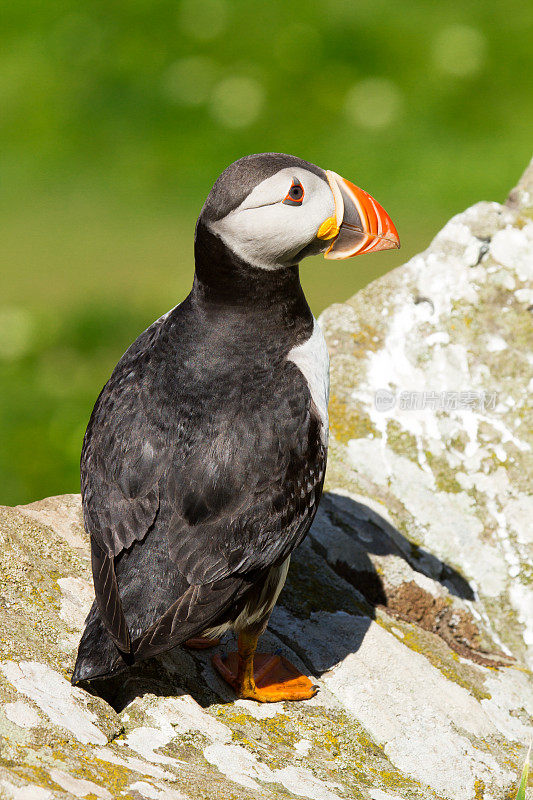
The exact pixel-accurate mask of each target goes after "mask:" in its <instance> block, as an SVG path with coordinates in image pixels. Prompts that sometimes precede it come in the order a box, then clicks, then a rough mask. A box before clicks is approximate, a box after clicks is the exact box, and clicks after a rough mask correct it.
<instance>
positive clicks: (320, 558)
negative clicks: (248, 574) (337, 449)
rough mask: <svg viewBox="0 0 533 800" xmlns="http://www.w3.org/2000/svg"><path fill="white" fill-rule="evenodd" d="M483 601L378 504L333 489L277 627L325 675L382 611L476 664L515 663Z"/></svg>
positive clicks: (295, 565) (294, 570) (294, 566)
mask: <svg viewBox="0 0 533 800" xmlns="http://www.w3.org/2000/svg"><path fill="white" fill-rule="evenodd" d="M475 599H476V597H475V593H474V591H473V589H472V587H471V586H470V584H469V583H468V581H467V580H466V579H465V578H464V577H463V575H461V573H460V572H459V571H458V570H457V569H455V568H454V567H452V566H451V565H449V564H446V563H445V562H444V561H442V560H441V559H439V558H437V557H436V556H435V555H433V554H432V553H429V552H428V551H427V550H424V549H423V548H421V547H419V546H417V545H414V544H412V543H411V542H410V541H409V540H408V539H407V538H406V537H405V536H403V535H402V534H401V533H400V532H399V531H398V530H397V529H396V528H395V527H394V526H393V525H391V523H390V522H389V521H388V520H386V519H385V518H384V517H382V516H381V515H380V514H378V513H377V512H376V511H374V510H373V509H372V508H369V507H368V506H366V505H364V504H362V503H359V502H356V501H354V500H352V499H351V498H349V497H346V496H344V495H339V494H333V493H327V494H325V495H324V497H323V499H322V502H321V505H320V509H319V512H318V514H317V517H316V519H315V522H314V523H313V526H312V528H311V531H310V534H309V536H308V538H307V540H306V542H305V543H304V545H303V546H302V547H301V548H300V549H299V550H298V551H297V552H296V553H295V554H294V555H293V559H292V563H291V569H290V572H289V578H288V581H287V584H286V586H285V589H284V590H283V592H282V594H281V596H280V601H279V606H278V607H277V608H276V609H275V610H274V614H273V616H272V620H271V628H272V629H273V630H274V631H275V632H276V634H277V635H278V636H279V637H280V638H281V639H282V640H283V641H285V642H286V643H287V644H289V643H290V646H291V647H292V648H293V649H294V650H295V651H296V652H297V653H298V655H299V656H300V657H301V658H302V659H303V660H304V661H305V662H306V663H307V665H308V666H309V668H310V669H313V670H315V671H316V672H318V673H321V672H323V671H325V670H327V669H330V668H331V667H332V666H334V665H335V664H336V663H338V662H339V661H341V660H343V659H344V658H345V657H346V656H347V655H349V654H350V653H355V652H357V650H358V649H359V648H360V647H361V644H362V642H363V640H364V637H365V634H366V632H367V630H368V628H369V626H370V624H371V620H372V619H374V618H375V617H376V609H378V608H379V609H380V610H381V611H383V612H384V613H386V614H387V615H389V616H391V617H393V618H395V619H399V620H403V621H405V622H409V623H414V624H416V625H418V626H419V627H420V628H422V629H423V630H426V631H429V632H431V633H434V634H436V635H437V636H439V637H440V638H441V639H442V640H443V641H444V642H446V644H447V645H448V647H450V648H451V649H452V650H454V651H455V652H456V653H458V654H459V655H461V656H463V657H465V658H469V659H470V660H472V661H474V662H476V663H480V664H485V665H488V666H500V665H502V666H503V665H508V663H509V661H510V659H509V658H508V657H507V656H505V655H504V654H503V653H501V652H499V651H497V650H495V649H494V643H493V642H492V640H491V639H490V637H489V636H488V635H487V632H486V631H483V630H482V629H481V628H480V626H479V624H478V622H477V621H476V620H475V619H474V617H473V615H472V613H471V609H470V607H469V602H470V601H474V600H475ZM319 629H321V630H319ZM311 640H312V641H313V645H312V647H311V648H310V641H311Z"/></svg>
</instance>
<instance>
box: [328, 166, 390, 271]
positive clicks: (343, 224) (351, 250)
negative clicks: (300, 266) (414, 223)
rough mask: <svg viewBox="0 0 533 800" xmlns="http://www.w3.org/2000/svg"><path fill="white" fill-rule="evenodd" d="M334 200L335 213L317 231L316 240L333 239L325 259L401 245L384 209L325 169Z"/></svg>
mask: <svg viewBox="0 0 533 800" xmlns="http://www.w3.org/2000/svg"><path fill="white" fill-rule="evenodd" d="M326 175H327V179H328V182H329V185H330V188H331V191H332V192H333V197H334V200H335V216H333V217H329V218H328V219H327V220H325V221H324V222H323V223H322V225H321V226H320V228H319V229H318V231H317V237H318V238H319V239H324V240H329V239H332V240H333V241H332V243H331V245H330V247H329V248H328V249H327V250H326V252H325V254H324V258H331V259H341V258H351V257H352V256H357V255H359V254H361V253H370V252H376V251H377V250H390V249H392V248H398V247H400V239H399V236H398V231H397V230H396V227H395V225H394V222H393V221H392V220H391V218H390V217H389V215H388V214H387V212H386V211H385V209H384V208H382V207H381V206H380V204H379V203H378V202H377V201H376V200H374V198H373V197H371V196H370V195H369V194H368V193H367V192H365V191H364V190H363V189H359V187H358V186H355V185H354V184H353V183H350V181H347V180H345V179H344V178H341V176H340V175H337V173H336V172H332V171H331V170H329V169H328V170H326Z"/></svg>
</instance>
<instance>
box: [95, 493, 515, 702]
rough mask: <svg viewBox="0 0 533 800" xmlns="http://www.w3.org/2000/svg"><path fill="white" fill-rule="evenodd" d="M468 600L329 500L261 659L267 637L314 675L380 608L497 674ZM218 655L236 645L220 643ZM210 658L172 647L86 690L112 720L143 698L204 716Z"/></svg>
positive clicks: (395, 536) (404, 546)
mask: <svg viewBox="0 0 533 800" xmlns="http://www.w3.org/2000/svg"><path fill="white" fill-rule="evenodd" d="M472 600H475V594H474V591H473V590H472V588H471V586H470V585H469V583H468V581H467V580H466V579H465V578H464V577H463V576H462V575H461V573H460V572H458V570H457V569H455V568H454V567H452V566H450V565H449V564H446V563H445V562H444V561H441V560H440V559H439V558H437V557H436V556H434V555H433V554H432V553H429V552H428V551H426V550H424V549H423V548H421V547H419V546H417V545H414V544H412V543H411V542H410V541H409V540H408V539H406V537H405V536H403V535H402V534H401V533H400V532H399V531H398V530H397V529H396V528H395V527H394V526H393V525H391V523H390V522H389V521H388V520H386V519H385V518H384V517H382V516H381V515H380V514H378V513H377V512H376V511H374V510H373V509H372V508H369V507H368V506H366V505H364V504H363V503H359V502H356V501H354V500H352V499H351V498H349V497H345V496H343V495H339V494H332V493H327V494H325V495H324V497H323V499H322V502H321V504H320V508H319V511H318V514H317V517H316V519H315V522H314V523H313V526H312V528H311V531H310V534H309V536H308V537H307V539H306V540H305V542H304V543H303V544H302V546H301V547H300V548H298V550H297V551H296V552H295V553H294V554H293V557H292V561H291V568H290V571H289V576H288V580H287V583H286V585H285V588H284V589H283V592H282V594H281V596H280V600H279V604H278V606H277V607H276V609H275V610H274V613H273V615H272V619H271V624H270V627H269V631H270V632H269V634H268V635H267V636H266V637H265V643H264V644H263V649H269V650H270V649H272V647H274V649H275V648H276V642H275V641H272V639H273V638H274V637H273V635H274V636H275V637H277V640H278V643H280V642H281V646H282V647H283V648H284V649H285V650H286V651H287V652H286V653H285V655H287V656H288V657H289V658H290V657H291V651H292V653H293V654H295V655H296V656H298V657H299V658H300V659H301V661H302V662H303V664H304V665H306V666H307V668H308V669H309V671H310V672H314V673H315V674H317V673H318V674H320V673H321V672H324V671H326V670H328V669H330V668H331V667H332V666H334V665H335V664H336V663H338V662H339V661H342V660H343V659H344V658H345V657H346V656H347V655H349V654H350V653H356V652H357V651H358V650H359V648H360V647H361V644H362V642H363V640H364V637H365V634H366V632H367V631H368V628H369V626H370V624H371V621H372V620H373V619H375V617H376V609H377V608H379V609H381V610H382V611H384V612H385V613H386V614H388V615H390V616H392V617H393V618H396V619H401V620H403V621H406V622H411V623H415V624H416V625H418V626H419V627H421V628H422V629H424V630H426V631H430V632H432V633H434V634H436V635H438V636H439V637H440V638H441V639H443V640H444V641H445V642H446V644H447V645H448V646H449V647H450V648H451V649H452V650H454V651H455V652H457V653H459V654H460V655H462V656H464V657H466V658H470V659H471V660H473V661H476V662H478V663H483V664H489V665H491V666H497V665H498V664H499V663H503V662H502V661H501V659H502V658H503V654H501V653H497V652H494V651H493V649H492V650H491V644H492V643H491V642H490V641H487V640H486V637H485V638H484V637H483V632H482V631H480V629H479V627H478V624H477V623H476V622H475V620H474V618H473V617H472V615H471V612H470V611H469V610H468V606H467V604H466V603H465V602H464V601H472ZM311 641H312V642H313V645H312V648H311V652H310V647H309V646H310V642H311ZM265 645H267V647H265ZM221 648H222V649H223V650H226V649H233V645H231V644H230V643H229V642H228V641H227V640H226V642H225V643H222V645H221ZM261 649H262V648H261V643H260V647H259V650H260V651H261ZM212 652H213V651H208V652H194V651H192V652H191V651H189V650H187V649H186V648H181V647H177V648H175V649H174V650H173V651H171V652H169V653H167V654H165V655H163V656H160V657H157V658H152V659H149V660H147V661H146V662H141V663H140V664H138V665H135V666H134V667H132V668H130V669H129V670H127V671H124V672H122V673H120V674H119V675H116V676H114V677H112V678H107V679H101V680H96V681H91V682H90V683H86V684H83V688H85V689H87V690H88V691H89V692H91V693H92V694H96V695H98V696H100V697H102V698H103V699H104V700H106V701H107V702H108V703H110V705H112V706H113V707H114V708H115V710H117V711H120V710H122V709H123V708H125V706H127V705H128V704H129V703H130V702H131V701H132V700H133V699H134V698H135V697H139V696H142V695H143V694H146V693H151V694H155V695H159V696H175V695H177V694H182V693H183V692H187V693H189V694H191V695H192V696H193V697H194V698H195V699H196V700H197V701H198V702H199V703H200V704H201V705H203V706H207V705H210V704H211V703H214V702H219V701H220V696H219V694H220V693H223V689H221V687H220V686H218V685H217V684H216V683H213V681H211V686H209V685H208V684H207V683H206V675H208V674H210V673H212V670H211V669H210V666H209V662H210V657H211V654H212ZM218 683H219V682H218ZM228 697H229V695H227V694H226V696H225V698H224V699H228Z"/></svg>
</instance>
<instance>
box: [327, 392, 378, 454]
mask: <svg viewBox="0 0 533 800" xmlns="http://www.w3.org/2000/svg"><path fill="white" fill-rule="evenodd" d="M329 429H330V432H331V434H332V436H334V437H335V438H336V439H337V440H338V441H339V442H341V443H342V444H346V442H348V441H349V440H350V439H363V438H365V437H366V436H368V434H369V433H373V432H374V426H373V424H372V421H371V419H370V417H369V416H368V414H365V413H364V412H362V411H360V410H359V409H357V408H355V407H354V406H350V407H349V406H348V405H347V404H346V403H345V402H344V401H343V400H341V399H340V398H339V397H338V396H337V395H335V394H332V395H331V397H330V399H329Z"/></svg>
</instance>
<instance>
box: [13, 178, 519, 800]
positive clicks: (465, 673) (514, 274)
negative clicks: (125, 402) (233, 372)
mask: <svg viewBox="0 0 533 800" xmlns="http://www.w3.org/2000/svg"><path fill="white" fill-rule="evenodd" d="M532 218H533V168H530V171H529V172H527V173H526V175H525V176H524V178H523V179H522V181H521V183H520V184H519V186H518V187H517V188H516V189H515V190H514V191H513V193H512V194H511V196H510V199H509V201H508V203H507V205H506V206H500V205H498V204H495V203H480V204H478V205H477V206H474V207H473V208H471V209H468V210H467V211H466V212H464V213H463V214H461V215H459V216H457V217H455V218H454V219H453V220H451V221H450V223H448V225H446V227H445V228H444V229H443V230H442V231H441V233H440V234H439V235H438V236H437V237H436V239H435V240H434V242H433V243H432V245H431V246H430V248H429V249H428V250H427V251H426V252H425V253H423V254H421V255H419V256H417V257H416V258H414V259H413V260H412V261H410V262H409V263H408V264H406V265H404V266H403V267H400V268H398V269H397V270H395V271H394V272H392V273H390V274H389V275H387V276H386V277H385V278H382V279H380V280H379V281H376V282H375V283H373V284H371V285H370V286H369V287H367V289H365V290H364V291H363V292H360V293H359V294H358V295H356V296H355V297H354V298H352V299H351V300H350V301H348V302H347V303H345V304H343V305H337V306H333V307H332V308H330V309H328V311H326V312H325V313H324V315H323V318H322V323H323V326H324V329H325V332H326V337H327V339H328V344H329V347H330V351H331V355H332V393H331V407H330V412H331V449H330V465H329V470H328V490H329V491H328V493H327V494H326V495H325V496H324V499H323V502H322V504H321V508H320V510H319V514H318V516H317V519H316V522H315V524H314V525H313V528H312V531H311V534H310V536H309V537H308V539H307V540H306V542H305V543H304V544H303V546H302V547H301V548H300V549H299V550H298V551H297V553H296V554H295V555H294V557H293V562H292V565H291V570H290V576H289V580H288V582H287V586H286V588H285V590H284V591H283V593H282V595H281V598H280V602H279V604H278V606H277V608H276V609H275V611H274V614H273V616H272V620H271V625H270V629H269V631H268V633H267V634H266V635H265V637H264V640H265V641H264V646H265V648H267V647H268V648H274V649H279V650H280V651H281V652H283V653H285V654H287V655H288V656H289V657H290V658H291V660H292V661H293V662H294V663H296V664H299V665H300V667H301V668H302V669H304V670H306V671H307V672H308V673H310V674H313V676H314V678H315V679H316V682H317V683H318V685H319V686H320V692H319V694H318V695H317V696H316V697H315V698H313V700H310V701H307V702H305V703H294V704H289V703H276V704H273V705H264V706H262V705H258V704H255V703H253V702H251V701H243V700H237V701H235V698H234V696H233V695H232V693H231V691H230V690H229V688H228V687H227V686H226V685H225V684H223V683H222V682H221V681H220V679H219V678H218V676H217V675H216V673H215V672H214V671H213V669H212V668H211V665H210V654H209V653H206V652H191V651H187V650H186V649H180V648H178V649H176V650H175V651H174V652H173V653H170V654H166V655H164V656H163V657H161V658H158V659H152V660H151V661H149V662H147V663H146V664H145V665H143V666H142V667H139V668H137V669H136V670H135V671H133V672H132V673H131V674H129V675H128V676H127V677H124V676H123V677H120V678H116V679H114V681H112V682H110V683H109V685H107V686H106V688H105V690H102V689H100V690H99V693H100V695H101V696H96V695H94V694H89V693H87V692H85V691H83V690H82V689H79V688H73V687H71V685H70V682H69V676H70V672H71V670H72V667H73V664H74V657H75V652H76V647H77V642H78V639H79V635H80V632H81V630H82V627H83V620H84V617H85V614H86V613H87V610H88V608H89V606H90V603H91V600H92V586H91V579H90V565H89V555H88V553H89V551H88V542H87V538H86V535H85V533H84V531H83V526H82V524H81V512H80V501H79V497H78V496H77V495H72V496H64V497H57V498H48V499H47V500H43V501H41V502H38V503H33V504H32V505H30V506H25V507H19V508H14V509H8V508H2V509H0V544H1V550H0V552H1V560H2V563H1V569H0V606H1V608H2V614H1V616H0V637H1V638H0V798H4V797H5V798H14V800H51V799H52V798H57V799H58V800H59V799H60V798H84V797H86V798H103V799H104V800H105V799H106V798H116V797H121V798H131V799H132V800H133V799H134V798H135V799H136V800H144V798H160V799H161V800H164V799H166V798H169V800H186V799H187V798H189V799H190V800H196V798H213V799H214V798H215V797H216V798H218V797H228V798H236V799H238V800H245V798H246V799H248V798H259V797H264V798H281V797H283V798H290V797H295V798H311V800H341V799H345V798H349V799H350V800H351V799H352V798H353V799H354V800H407V799H408V798H410V799H411V800H422V798H423V799H424V800H431V798H433V800H504V799H505V800H511V798H513V797H514V792H515V791H516V784H517V778H518V774H519V771H520V766H521V762H522V761H523V758H524V755H525V744H526V742H527V740H528V738H529V736H530V735H531V731H532V727H531V721H532V715H533V690H532V685H531V671H530V670H531V667H532V666H533V629H532V627H531V626H532V624H533V593H532V589H533V585H532V577H533V576H532V572H531V570H532V558H531V545H532V542H533V534H532V531H533V525H532V523H531V519H532V517H533V506H532V503H531V496H530V495H529V494H528V493H527V492H528V487H527V478H528V472H529V474H531V472H532V469H533V466H532V451H531V447H532V443H531V438H528V432H529V433H530V432H531V429H532V427H533V426H532V424H531V419H528V417H527V414H528V411H529V412H530V409H529V408H528V386H529V392H531V388H532V386H533V384H532V383H531V381H532V380H533V375H532V360H533V359H532V358H531V354H530V352H529V351H530V348H531V344H532V341H533V325H532V318H531V306H532V304H533V291H532V288H531V277H532V274H533V219H532ZM229 644H230V643H229V642H227V641H226V642H225V643H223V644H222V647H225V648H226V647H228V646H229Z"/></svg>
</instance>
